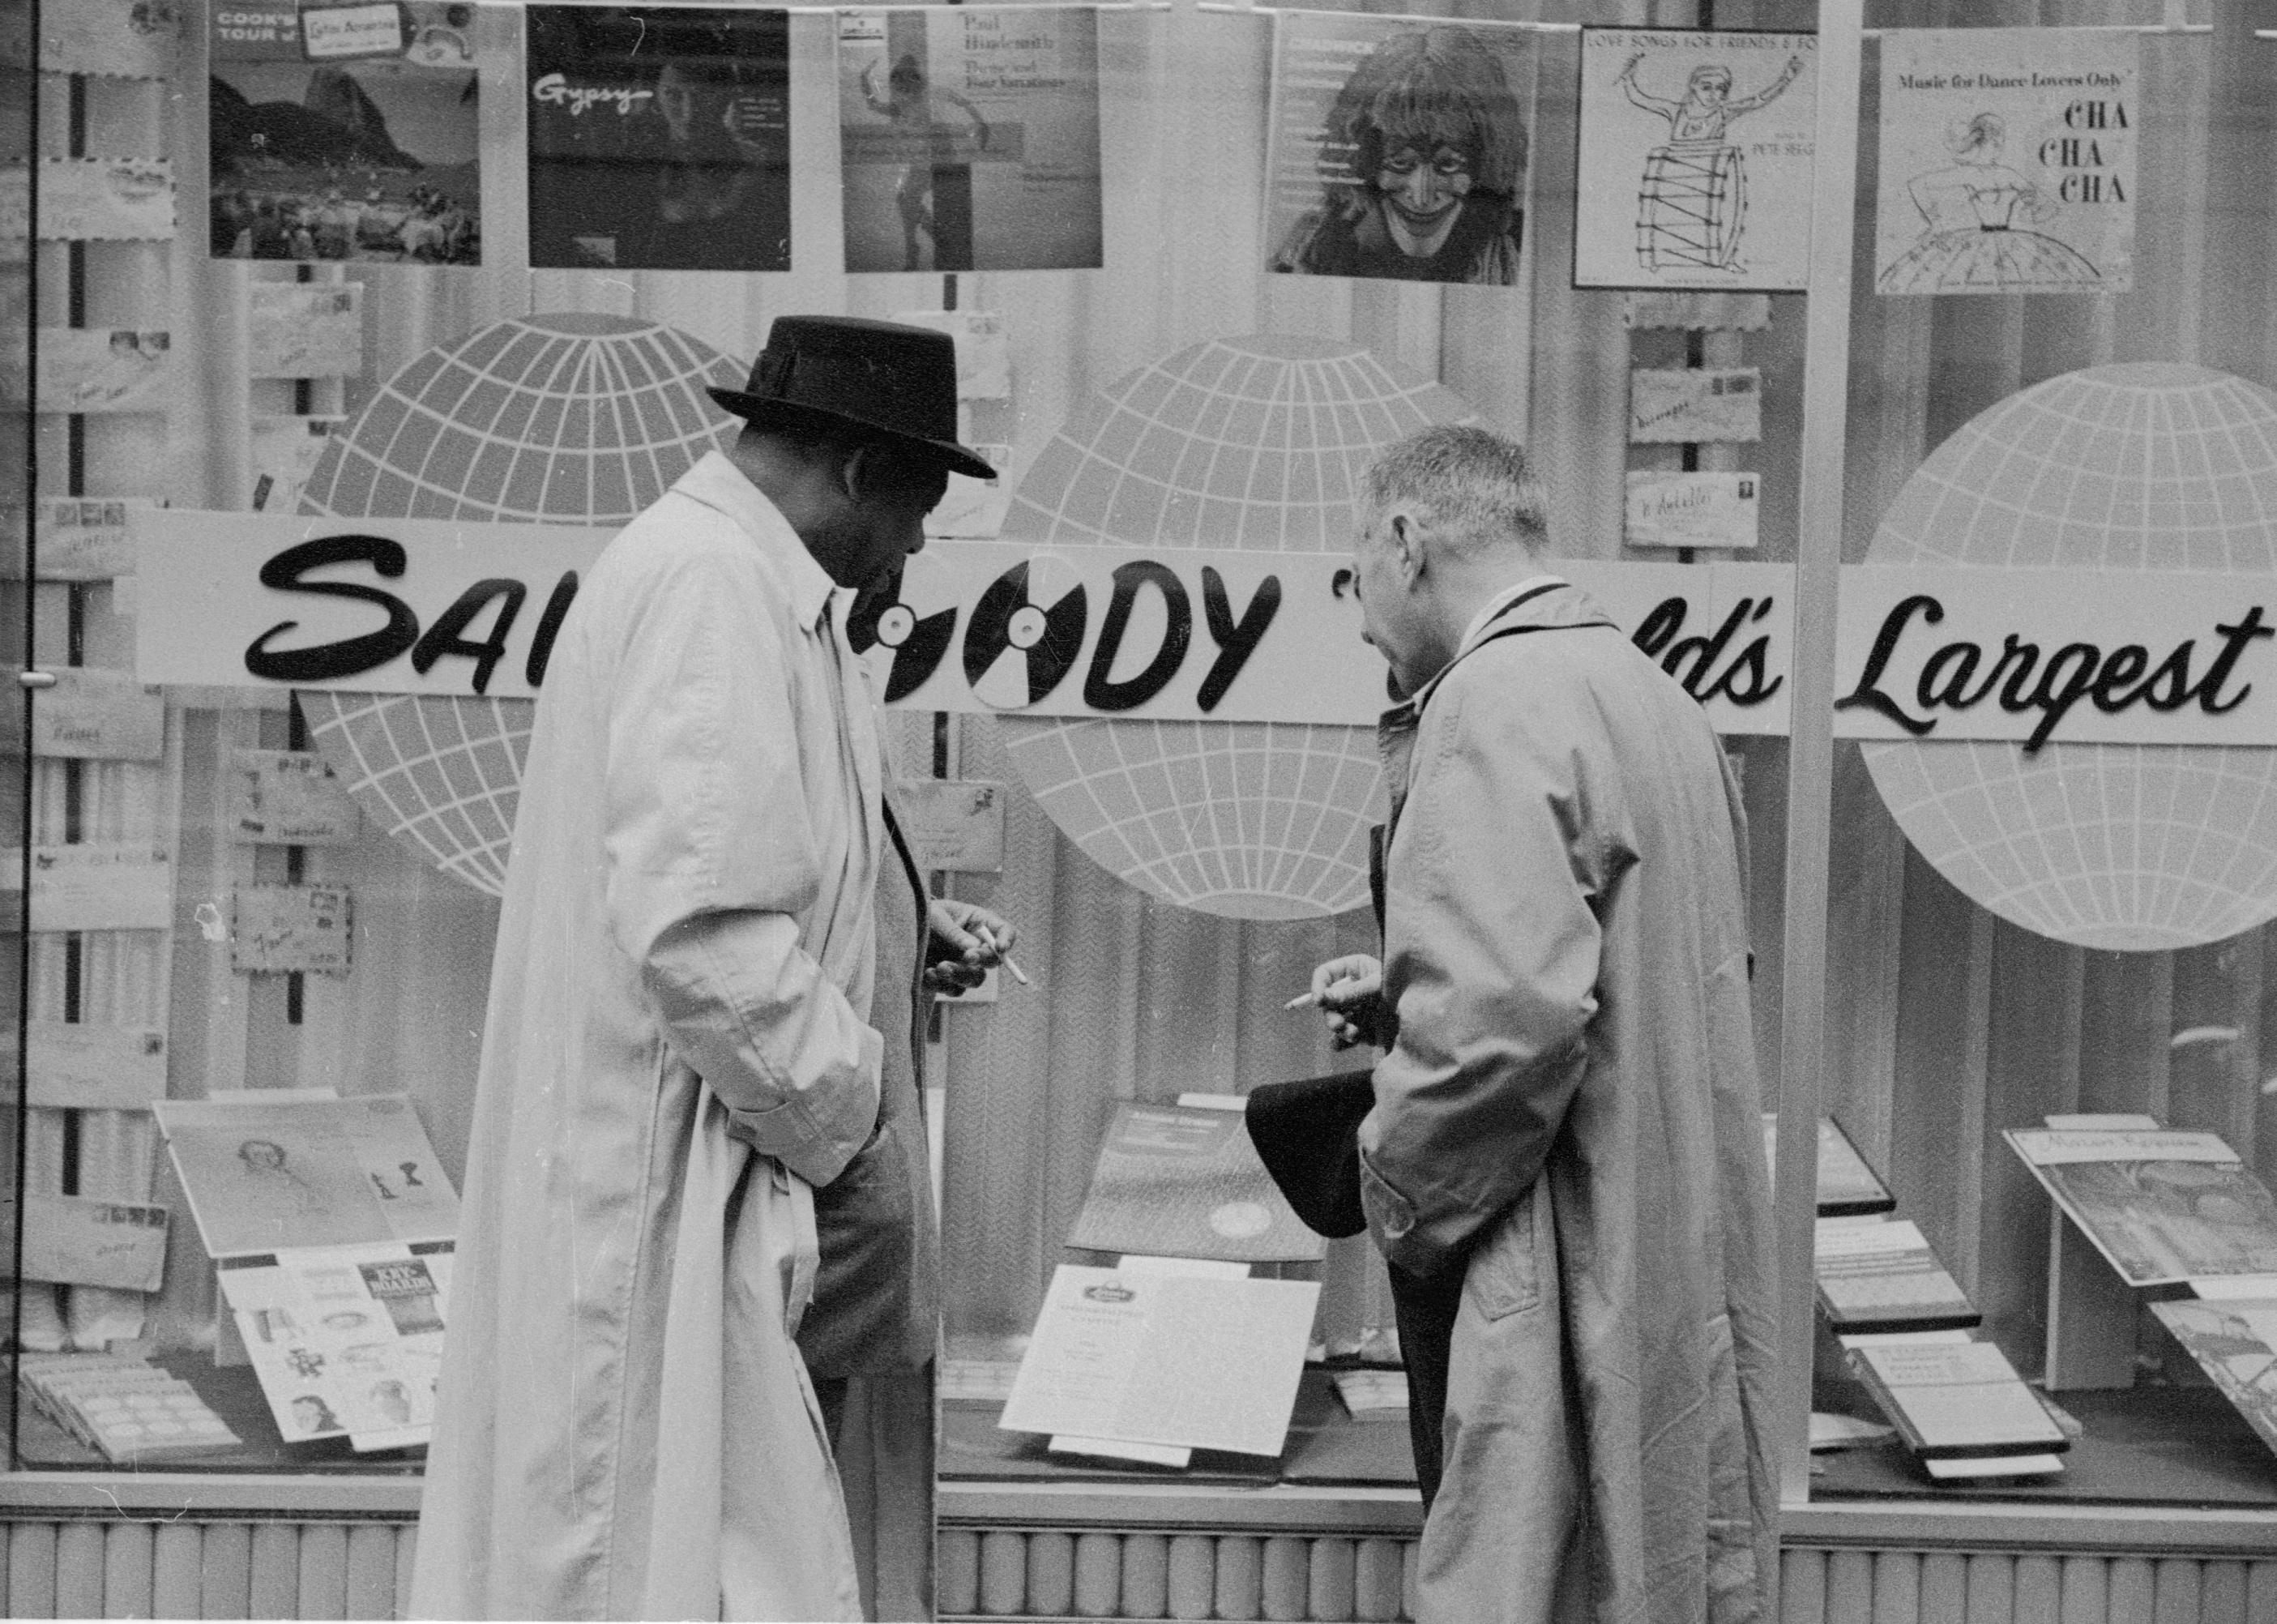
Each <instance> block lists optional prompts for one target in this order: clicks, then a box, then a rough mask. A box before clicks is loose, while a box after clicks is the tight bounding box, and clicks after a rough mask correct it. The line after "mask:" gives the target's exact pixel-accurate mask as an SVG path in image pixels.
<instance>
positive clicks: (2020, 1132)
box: [1813, 4, 2277, 1508]
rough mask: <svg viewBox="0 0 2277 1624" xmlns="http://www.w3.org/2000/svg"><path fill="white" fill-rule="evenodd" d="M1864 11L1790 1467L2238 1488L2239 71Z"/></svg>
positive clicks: (2080, 1495) (2212, 33)
mask: <svg viewBox="0 0 2277 1624" xmlns="http://www.w3.org/2000/svg"><path fill="white" fill-rule="evenodd" d="M1868 9H1869V20H1870V22H1871V23H1874V24H1877V25H1879V26H1878V27H1876V28H1875V29H1874V30H1873V31H1872V37H1870V38H1869V40H1868V41H1867V42H1866V53H1865V71H1864V75H1863V80H1862V115H1861V119H1860V124H1859V148H1860V156H1859V165H1858V173H1859V187H1858V194H1857V210H1858V218H1859V225H1858V230H1857V232H1856V233H1855V243H1856V254H1855V257H1854V262H1853V296H1852V299H1851V301H1850V305H1849V338H1848V358H1849V380H1850V381H1849V415H1848V438H1847V470H1846V486H1845V489H1846V492H1847V501H1848V511H1847V515H1846V522H1845V523H1844V526H1843V541H1842V546H1843V556H1844V559H1845V560H1846V563H1847V564H1849V565H1854V566H1864V567H1865V568H1846V570H1845V571H1844V575H1843V586H1842V591H1843V595H1844V601H1843V604H1842V613H1843V616H1844V629H1845V637H1844V652H1843V654H1842V656H1841V662H1842V663H1841V665H1840V667H1839V673H1838V676H1837V681H1836V684H1835V688H1836V691H1837V693H1838V694H1839V695H1840V696H1841V698H1839V700H1838V705H1839V707H1842V708H1839V709H1838V713H1837V716H1836V719H1835V732H1836V734H1837V736H1838V740H1837V745H1836V750H1837V755H1836V766H1835V774H1834V781H1833V814H1832V816H1833V826H1834V828H1835V830H1836V832H1837V836H1836V847H1835V850H1836V858H1835V862H1834V865H1833V873H1832V888H1831V889H1832V894H1831V912H1830V945H1829V957H1830V963H1831V964H1832V965H1833V966H1834V967H1835V973H1833V974H1832V975H1831V977H1830V980H1829V982H1828V994H1829V1000H1830V1002H1829V1025H1828V1047H1827V1050H1826V1059H1827V1064H1826V1066H1825V1070H1824V1082H1823V1084H1822V1089H1823V1096H1822V1097H1823V1102H1824V1105H1825V1106H1826V1107H1827V1108H1828V1109H1829V1111H1830V1114H1831V1118H1832V1120H1833V1121H1834V1122H1835V1123H1837V1124H1839V1141H1841V1143H1842V1144H1847V1146H1848V1147H1854V1148H1855V1149H1856V1150H1857V1151H1858V1152H1860V1153H1862V1156H1863V1159H1864V1161H1865V1163H1868V1164H1869V1165H1870V1170H1871V1172H1872V1173H1873V1174H1874V1175H1876V1176H1877V1178H1878V1182H1880V1183H1881V1184H1883V1185H1885V1186H1886V1190H1885V1192H1883V1193H1877V1192H1876V1191H1874V1190H1873V1189H1872V1188H1870V1184H1871V1183H1872V1182H1873V1181H1872V1180H1869V1181H1867V1182H1866V1183H1854V1184H1853V1185H1852V1186H1850V1187H1848V1188H1847V1190H1836V1189H1835V1188H1833V1187H1832V1186H1831V1185H1830V1186H1828V1187H1825V1188H1823V1189H1822V1193H1821V1203H1822V1204H1821V1208H1820V1210H1821V1212H1822V1213H1835V1214H1839V1213H1847V1214H1851V1215H1853V1216H1824V1217H1822V1218H1821V1219H1820V1222H1819V1235H1818V1246H1817V1269H1816V1273H1817V1292H1818V1297H1819V1300H1820V1305H1821V1319H1820V1328H1819V1338H1818V1357H1817V1384H1816V1393H1817V1397H1816V1401H1815V1407H1816V1409H1817V1410H1818V1411H1819V1412H1820V1414H1819V1415H1817V1416H1815V1417H1814V1423H1813V1424H1814V1430H1815V1434H1814V1435H1815V1436H1819V1437H1823V1438H1824V1441H1827V1442H1829V1443H1831V1442H1833V1441H1835V1439H1836V1438H1837V1437H1838V1436H1840V1437H1854V1426H1853V1423H1864V1424H1865V1425H1866V1426H1867V1427H1868V1428H1870V1429H1877V1430H1878V1429H1882V1428H1886V1427H1891V1426H1894V1427H1896V1428H1897V1429H1898V1434H1897V1436H1896V1437H1889V1436H1888V1435H1887V1434H1886V1433H1884V1432H1879V1431H1876V1432H1875V1434H1874V1436H1875V1437H1881V1438H1883V1439H1884V1440H1885V1441H1881V1442H1874V1441H1871V1440H1868V1441H1865V1442H1862V1443H1855V1444H1854V1446H1851V1447H1845V1448H1839V1449H1834V1450H1832V1451H1831V1452H1828V1453H1826V1454H1824V1455H1823V1456H1822V1457H1821V1460H1822V1461H1823V1466H1822V1468H1821V1470H1820V1475H1818V1476H1816V1478H1815V1479H1814V1489H1813V1492H1814V1493H1815V1494H1819V1495H1825V1496H1831V1497H1837V1498H1843V1497H1858V1496H1872V1495H1892V1496H1900V1497H1905V1498H1915V1499H1920V1498H1966V1499H1978V1500H1981V1499H1987V1498H1991V1499H2008V1500H2014V1501H2034V1500H2037V1501H2054V1502H2064V1501H2069V1502H2074V1503H2079V1504H2095V1503H2109V1502H2128V1503H2137V1504H2140V1503H2151V1504H2159V1505H2185V1504H2187V1505H2198V1506H2222V1507H2229V1508H2235V1507H2247V1506H2252V1507H2266V1506H2269V1505H2270V1504H2272V1503H2273V1499H2277V1473H2273V1471H2272V1465H2271V1457H2270V1448H2271V1446H2272V1442H2273V1440H2277V1432H2273V1430H2272V1426H2271V1419H2272V1414H2273V1412H2272V1411H2271V1409H2270V1390H2269V1387H2268V1380H2267V1378H2268V1375H2269V1372H2270V1371H2271V1370H2273V1369H2277V1352H2273V1348H2272V1346H2271V1344H2270V1342H2269V1338H2268V1332H2269V1330H2271V1329H2273V1327H2272V1326H2271V1325H2270V1324H2269V1323H2268V1322H2269V1313H2270V1310H2269V1308H2268V1307H2267V1303H2266V1299H2267V1297H2268V1290H2267V1285H2268V1283H2267V1281H2266V1275H2267V1273H2268V1271H2269V1269H2270V1267H2271V1264H2272V1263H2273V1262H2277V1251H2273V1247H2277V1226H2273V1224H2272V1223H2271V1218H2272V1216H2273V1211H2272V1208H2271V1205H2270V1201H2269V1197H2268V1194H2267V1193H2266V1185H2267V1181H2268V1180H2269V1178H2271V1176H2272V1174H2273V1172H2277V1161H2273V1159H2272V1150H2273V1147H2272V1140H2271V1117H2270V1112H2269V1090H2268V1089H2267V1087H2266V1086H2265V1077H2264V1073H2265V1072H2266V1069H2267V1068H2266V1065H2265V1064H2262V1062H2261V1060H2260V1058H2259V1055H2260V1044H2261V1041H2262V1039H2261V1035H2260V1034H2261V1033H2262V1032H2263V1030H2264V1021H2265V1009H2266V996H2265V992H2264V986H2263V969H2262V963H2263V957H2264V942H2265V939H2266V921H2267V919H2269V917H2270V915H2271V912H2272V910H2273V906H2277V894H2273V892H2272V891H2271V889H2270V886H2269V882H2268V878H2267V873H2266V869H2267V865H2266V860H2265V858H2264V857H2263V855H2262V854H2263V852H2264V850H2265V848H2266V836H2264V835H2262V834H2261V833H2260V830H2259V822H2258V820H2259V819H2260V818H2261V817H2262V815H2263V814H2262V813H2261V812H2260V811H2259V810H2258V808H2259V805H2260V799H2261V797H2260V789H2259V786H2260V784H2261V782H2262V781H2263V778H2264V777H2265V775H2266V771H2267V766H2266V763H2267V759H2268V753H2267V750H2266V733H2265V732H2264V730H2263V728H2262V725H2261V724H2260V723H2259V722H2258V721H2253V720H2251V718H2252V715H2253V710H2252V706H2253V704H2254V698H2253V696H2251V695H2249V694H2247V692H2246V689H2247V688H2248V686H2249V685H2251V686H2256V687H2258V683H2259V681H2260V679H2259V678H2258V676H2257V675H2256V672H2257V669H2258V668H2264V667H2263V661H2264V660H2265V658H2266V657H2265V656H2264V655H2263V654H2262V653H2261V652H2259V651H2260V650H2261V648H2262V646H2263V644H2265V643H2266V638H2265V637H2263V635H2262V629H2261V622H2262V621H2264V620H2265V619H2266V616H2267V613H2268V612H2267V610H2266V608H2265V607H2260V606H2258V605H2259V604H2260V603H2261V602H2262V601H2263V600H2264V599H2266V587H2267V583H2268V581H2269V579H2270V570H2271V568H2272V565H2273V563H2277V559H2273V557H2272V555H2271V553H2270V550H2269V543H2270V532H2269V529H2268V525H2267V522H2266V516H2265V514H2266V507H2265V506H2264V505H2265V503H2266V497H2264V496H2263V495H2262V494H2261V492H2264V491H2265V490H2267V489H2270V488H2272V484H2271V482H2272V481H2273V479H2277V461H2273V450H2272V447H2273V446H2277V438H2273V435H2272V432H2271V429H2272V425H2273V423H2277V395H2273V394H2272V393H2271V390H2270V385H2271V384H2272V382H2273V381H2277V380H2273V374H2272V370H2271V352H2270V347H2269V330H2268V324H2267V317H2266V304H2267V294H2266V286H2265V283H2266V265H2265V263H2264V256H2263V255H2261V254H2260V252H2259V250H2258V248H2256V247H2254V246H2252V245H2257V244H2258V243H2260V242H2261V241H2263V240H2265V239H2266V233H2267V230H2268V215H2267V210H2266V201H2265V198H2264V194H2265V193H2266V181H2267V177H2268V176H2269V174H2270V170H2271V164H2272V162H2273V149H2272V147H2271V144H2270V141H2269V134H2268V129H2267V125H2266V113H2265V111H2262V110H2263V109H2264V108H2265V106H2266V93H2267V85H2268V76H2269V74H2270V72H2271V71H2272V69H2273V65H2277V57H2273V55H2272V52H2273V44H2272V42H2271V41H2270V40H2269V39H2268V38H2266V37H2265V35H2264V34H2262V33H2261V32H2258V31H2257V27H2256V25H2257V23H2258V22H2262V21H2266V19H2262V18H2260V17H2259V16H2258V13H2257V12H2256V11H2254V10H2253V8H2250V7H2245V6H2232V5H2227V4H2217V5H2213V6H2212V7H2192V8H2181V7H2169V8H2167V9H2166V10H2165V11H2158V10H2157V9H2156V8H2149V9H2147V10H2146V9H2142V8H2137V9H2135V10H2131V11H2130V10H2128V8H2119V9H2118V10H2116V11H2114V10H2113V8H2105V7H2098V8H2078V9H2071V8H2066V7H2062V6H2053V7H2051V6H2042V7H2039V8H2037V10H2033V9H2031V8H2025V9H2024V10H2022V11H2018V10H2016V9H2014V8H2003V9H1999V10H1996V11H1993V12H1990V13H1980V12H1978V11H1970V12H1969V14H1968V15H1966V16H1962V15H1961V14H1960V13H1959V12H1953V13H1951V14H1946V13H1944V12H1937V13H1936V14H1934V15H1933V14H1932V9H1925V8H1915V7H1900V6H1875V7H1869V8H1868ZM2026 23H2029V24H2036V25H2038V26H2037V27H2029V28H2024V27H2014V26H2013V25H2018V24H2026ZM1951 25H1965V26H1958V27H1955V26H1951ZM2186 178H2188V179H2186ZM1877 649H1879V650H1880V651H1881V652H1879V653H1878V654H1877V653H1876V652H1874V651H1875V650H1877ZM1838 1147H1839V1146H1838ZM1871 1207H1881V1208H1886V1210H1884V1211H1881V1212H1878V1213H1876V1212H1870V1211H1865V1210H1864V1209H1865V1208H1871ZM1940 1394H1942V1396H1943V1397H1944V1398H1945V1399H1946V1400H1947V1402H1946V1403H1945V1404H1944V1405H1943V1406H1942V1407H1940V1406H1939V1404H1938V1396H1939V1395H1940Z"/></svg>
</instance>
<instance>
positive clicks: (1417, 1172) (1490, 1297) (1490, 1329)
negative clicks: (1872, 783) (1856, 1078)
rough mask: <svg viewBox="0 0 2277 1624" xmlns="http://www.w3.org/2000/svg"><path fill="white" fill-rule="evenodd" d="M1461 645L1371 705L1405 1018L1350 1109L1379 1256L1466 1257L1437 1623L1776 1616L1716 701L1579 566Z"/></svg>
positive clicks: (1397, 980) (1735, 895) (1750, 1128)
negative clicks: (1601, 604) (1369, 1100)
mask: <svg viewBox="0 0 2277 1624" xmlns="http://www.w3.org/2000/svg"><path fill="white" fill-rule="evenodd" d="M1498 631H1508V632H1511V633H1512V635H1504V636H1499V637H1496V636H1495V635H1494V634H1495V633H1496V632H1498ZM1489 639H1491V640H1489ZM1464 648H1465V652H1464V653H1463V654H1461V655H1459V656H1458V659H1457V660H1456V661H1455V663H1454V664H1453V665H1451V667H1448V669H1447V670H1446V671H1445V672H1444V673H1443V674H1442V675H1441V677H1440V678H1439V679H1438V680H1437V681H1436V682H1435V684H1432V685H1428V686H1427V688H1426V689H1425V690H1424V691H1423V692H1422V693H1421V694H1420V695H1419V696H1418V697H1417V698H1416V699H1415V700H1413V701H1411V702H1410V703H1409V704H1408V705H1404V706H1402V707H1399V708H1398V709H1396V710H1394V711H1392V712H1390V713H1387V716H1386V718H1385V722H1384V727H1383V730H1382V738H1383V743H1384V746H1385V750H1386V755H1387V775H1388V777H1389V780H1390V783H1391V785H1392V794H1393V825H1392V832H1391V837H1390V842H1389V844H1388V850H1387V855H1386V859H1385V865H1384V866H1385V940H1384V994H1385V996H1386V997H1387V998H1388V999H1390V1001H1392V1003H1393V1004H1394V1007H1395V1008H1396V1010H1397V1015H1398V1021H1399V1028H1398V1037H1397V1041H1396V1042H1395V1044H1394V1046H1393V1047H1392V1048H1391V1049H1390V1052H1389V1053H1388V1054H1386V1056H1384V1058H1383V1059H1382V1062H1381V1063H1380V1064H1378V1065H1377V1067H1376V1069H1375V1109H1374V1110H1373V1111H1372V1112H1371V1113H1370V1114H1369V1116H1368V1117H1367V1119H1366V1121H1365V1122H1363V1123H1362V1125H1361V1127H1360V1163H1361V1167H1360V1193H1361V1201H1362V1204H1363V1206H1364V1207H1365V1208H1366V1210H1367V1217H1368V1223H1369V1228H1370V1230H1371V1231H1372V1232H1373V1233H1374V1234H1375V1239H1376V1241H1377V1244H1378V1245H1379V1247H1381V1248H1382V1251H1383V1252H1384V1254H1385V1255H1386V1257H1387V1258H1389V1259H1390V1262H1393V1263H1394V1264H1396V1265H1398V1266H1400V1267H1401V1268H1404V1269H1408V1270H1410V1271H1411V1272H1413V1273H1414V1274H1416V1275H1419V1276H1424V1277H1437V1278H1445V1277H1446V1271H1447V1270H1449V1269H1461V1270H1463V1271H1464V1273H1463V1276H1462V1281H1461V1303H1460V1308H1459V1310H1458V1314H1457V1315H1456V1318H1455V1321H1454V1326H1453V1332H1452V1344H1451V1348H1450V1349H1449V1353H1450V1359H1449V1364H1448V1373H1447V1406H1446V1420H1445V1423H1444V1426H1443V1429H1442V1431H1441V1434H1440V1437H1441V1441H1442V1444H1443V1449H1444V1452H1445V1475H1444V1477H1443V1480H1442V1481H1441V1483H1440V1487H1439V1492H1438V1497H1437V1499H1436V1501H1435V1504H1434V1505H1433V1506H1432V1510H1431V1513H1430V1517H1429V1519H1428V1522H1427V1523H1426V1526H1425V1529H1424V1535H1423V1542H1422V1549H1421V1552H1420V1569H1419V1588H1420V1603H1421V1605H1420V1613H1419V1615H1418V1616H1419V1618H1420V1620H1421V1624H1542V1621H1543V1620H1557V1621H1558V1624H1565V1620H1569V1619H1581V1618H1588V1619H1592V1620H1595V1621H1596V1624H1701V1621H1702V1620H1715V1621H1716V1624H1740V1620H1755V1619H1759V1618H1764V1617H1768V1616H1769V1609H1770V1605H1771V1596H1772V1594H1773V1587H1774V1585H1775V1580H1776V1567H1775V1564H1776V1561H1777V1544H1776V1529H1777V1512H1778V1506H1777V1500H1776V1493H1775V1488H1774V1483H1773V1479H1772V1475H1771V1455H1770V1435H1769V1431H1768V1429H1769V1426H1770V1423H1771V1406H1772V1403H1773V1392H1772V1363H1771V1361H1772V1357H1773V1351H1774V1343H1775V1338H1774V1334H1773V1313H1774V1287H1773V1278H1772V1257H1771V1231H1770V1221H1769V1187H1768V1182H1767V1178H1766V1174H1765V1170H1764V1165H1763V1129H1762V1125H1761V1117H1760V1115H1759V1112H1760V1109H1761V1101H1760V1100H1759V1098H1758V1086H1757V1082H1756V1077H1755V1051H1754V1045H1753V1039H1752V1035H1751V1030H1750V1018H1749V1009H1748V942H1747V915H1746V881H1745V871H1744V864H1745V862H1746V854H1747V838H1746V826H1745V819H1744V814H1743V813H1742V812H1741V810H1740V800H1739V795H1738V790H1737V787H1736V785H1735V784H1734V782H1733V781H1732V774H1731V772H1730V770H1729V768H1728V766H1726V765H1725V759H1724V756H1723V752H1722V751H1721V749H1720V748H1719V747H1718V744H1717V739H1716V736H1715V734H1714V732H1713V731H1712V730H1711V728H1710V726H1709V723H1708V721H1707V720H1706V718H1705V717H1704V716H1703V715H1702V712H1701V710H1700V707H1699V706H1698V705H1696V704H1694V702H1693V700H1692V699H1691V698H1689V697H1688V696H1687V695H1686V694H1685V693H1684V691H1683V690H1681V689H1679V687H1678V686H1677V685H1676V684H1675V683H1674V682H1672V681H1671V680H1670V679H1669V678H1668V677H1667V676H1666V675H1664V674H1663V673H1662V672H1661V671H1659V670H1658V669H1657V668H1656V667H1655V666H1654V665H1653V663H1652V661H1651V660H1649V659H1648V658H1647V657H1646V656H1645V655H1644V654H1642V653H1641V652H1640V651H1639V650H1637V649H1636V647H1635V646H1634V645H1633V644H1631V643H1630V642H1629V640H1628V639H1627V638H1626V637H1624V636H1623V635H1622V634H1621V632H1620V631H1619V630H1618V629H1616V628H1615V627H1614V626H1613V624H1612V622H1611V621H1610V620H1609V619H1608V618H1607V617H1606V616H1605V615H1604V614H1603V612H1602V611H1601V610H1600V609H1599V608H1598V607H1597V606H1595V604H1593V603H1592V602H1590V600H1589V599H1588V598H1587V597H1586V596H1585V595H1584V594H1582V593H1581V592H1580V591H1576V590H1574V589H1573V587H1571V586H1567V585H1565V584H1563V583H1557V584H1555V585H1553V586H1551V587H1550V589H1549V590H1547V591H1543V592H1542V593H1540V594H1539V595H1536V596H1534V597H1532V598H1529V599H1524V600H1523V601H1519V602H1518V603H1516V604H1515V605H1513V606H1510V607H1508V608H1507V609H1506V610H1505V611H1504V613H1503V614H1501V615H1499V616H1498V617H1497V616H1493V615H1489V616H1488V617H1486V624H1484V625H1482V626H1474V628H1473V629H1472V631H1471V634H1470V636H1469V637H1468V638H1467V639H1466V643H1465V645H1464Z"/></svg>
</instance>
